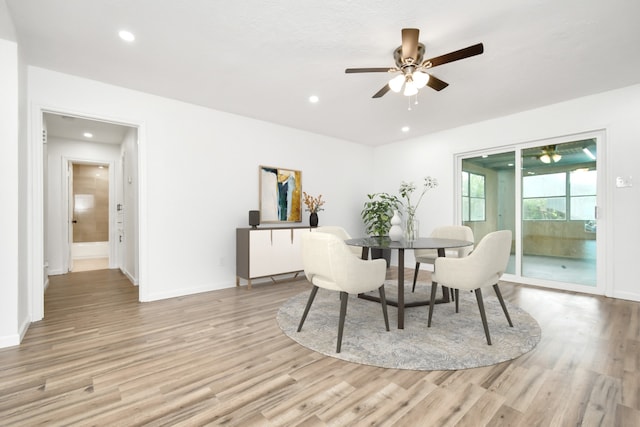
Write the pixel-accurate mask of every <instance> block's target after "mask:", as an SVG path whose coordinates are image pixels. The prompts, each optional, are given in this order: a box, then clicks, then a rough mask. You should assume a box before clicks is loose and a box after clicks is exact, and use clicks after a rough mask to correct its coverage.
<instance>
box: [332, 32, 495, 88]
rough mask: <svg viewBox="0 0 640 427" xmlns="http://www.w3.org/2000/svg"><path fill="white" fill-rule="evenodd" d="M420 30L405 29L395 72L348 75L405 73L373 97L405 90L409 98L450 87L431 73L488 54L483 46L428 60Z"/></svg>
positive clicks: (355, 70) (353, 70)
mask: <svg viewBox="0 0 640 427" xmlns="http://www.w3.org/2000/svg"><path fill="white" fill-rule="evenodd" d="M419 34H420V30H418V29H417V28H403V29H402V46H400V47H398V48H397V49H396V50H395V51H394V52H393V58H394V60H395V63H396V66H395V67H392V68H347V69H346V70H344V72H345V73H347V74H350V73H401V74H399V75H397V76H396V77H394V78H392V79H391V80H390V81H389V83H388V84H386V85H384V87H383V88H382V89H380V90H379V91H378V92H376V93H375V94H374V95H373V98H380V97H382V96H384V95H385V94H386V93H387V92H389V90H392V91H394V92H400V91H401V90H402V89H403V87H404V91H403V94H404V95H405V96H412V95H415V94H417V93H418V89H421V88H423V87H425V86H429V87H430V88H432V89H435V90H437V91H441V90H442V89H444V88H445V87H447V86H449V83H446V82H443V81H442V80H440V79H439V78H437V77H436V76H434V75H432V74H429V73H428V72H427V71H428V70H429V69H431V68H433V67H437V66H438V65H442V64H447V63H449V62H453V61H458V60H460V59H465V58H469V57H470V56H475V55H480V54H481V53H482V52H484V46H483V45H482V43H478V44H475V45H473V46H469V47H466V48H464V49H460V50H456V51H454V52H450V53H447V54H445V55H441V56H436V57H435V58H431V59H425V60H423V58H424V53H425V48H424V45H423V44H422V43H419V42H418V37H419Z"/></svg>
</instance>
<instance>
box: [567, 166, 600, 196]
mask: <svg viewBox="0 0 640 427" xmlns="http://www.w3.org/2000/svg"><path fill="white" fill-rule="evenodd" d="M597 179H598V174H597V172H596V171H574V172H571V175H569V182H570V183H571V190H570V192H571V195H572V196H592V195H595V194H596V185H597Z"/></svg>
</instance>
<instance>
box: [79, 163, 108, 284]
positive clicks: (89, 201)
mask: <svg viewBox="0 0 640 427" xmlns="http://www.w3.org/2000/svg"><path fill="white" fill-rule="evenodd" d="M69 178H70V179H69V180H70V185H69V189H70V190H71V191H70V193H71V197H70V198H69V212H70V214H71V215H70V218H69V219H70V224H71V225H70V227H69V229H70V233H69V245H70V247H71V256H70V257H69V271H71V272H79V271H91V270H104V269H107V268H109V219H110V218H109V216H110V215H109V185H110V183H109V165H108V164H85V163H74V162H70V163H69Z"/></svg>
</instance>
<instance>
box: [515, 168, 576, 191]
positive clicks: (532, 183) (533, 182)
mask: <svg viewBox="0 0 640 427" xmlns="http://www.w3.org/2000/svg"><path fill="white" fill-rule="evenodd" d="M565 179H566V175H565V173H564V172H561V173H552V174H548V175H535V176H526V177H524V178H522V197H553V196H564V195H565V193H566V182H565Z"/></svg>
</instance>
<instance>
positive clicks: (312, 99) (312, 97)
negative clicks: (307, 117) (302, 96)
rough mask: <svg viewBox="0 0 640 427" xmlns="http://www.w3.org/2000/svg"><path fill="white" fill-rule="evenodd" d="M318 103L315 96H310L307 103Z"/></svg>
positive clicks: (318, 99)
mask: <svg viewBox="0 0 640 427" xmlns="http://www.w3.org/2000/svg"><path fill="white" fill-rule="evenodd" d="M318 101H320V98H318V97H317V96H316V95H311V96H310V97H309V102H310V103H312V104H315V103H316V102H318Z"/></svg>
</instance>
